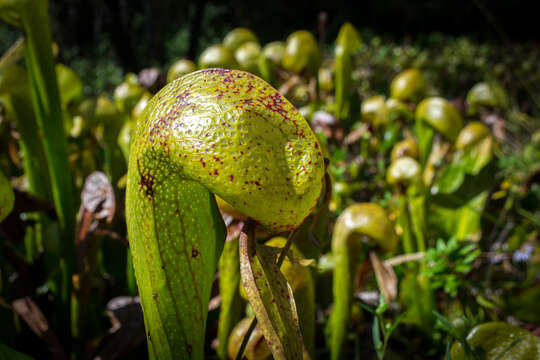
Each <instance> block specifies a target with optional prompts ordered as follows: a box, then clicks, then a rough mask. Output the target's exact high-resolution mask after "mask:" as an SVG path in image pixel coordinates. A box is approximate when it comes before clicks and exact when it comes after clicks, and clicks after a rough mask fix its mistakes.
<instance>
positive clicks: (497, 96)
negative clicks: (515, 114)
mask: <svg viewBox="0 0 540 360" xmlns="http://www.w3.org/2000/svg"><path fill="white" fill-rule="evenodd" d="M467 105H468V106H469V112H470V113H472V114H476V112H477V111H478V109H479V108H480V107H491V108H502V109H504V108H506V107H508V95H507V94H506V92H505V91H504V89H503V88H502V87H501V86H500V85H498V84H497V83H486V82H480V83H478V84H476V85H474V86H473V87H472V88H471V90H469V92H468V93H467Z"/></svg>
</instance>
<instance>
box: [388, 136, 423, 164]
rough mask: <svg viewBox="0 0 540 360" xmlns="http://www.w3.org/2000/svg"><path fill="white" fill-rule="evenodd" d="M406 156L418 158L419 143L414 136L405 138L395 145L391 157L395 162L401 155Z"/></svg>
mask: <svg viewBox="0 0 540 360" xmlns="http://www.w3.org/2000/svg"><path fill="white" fill-rule="evenodd" d="M405 156H408V157H411V158H413V159H418V144H417V143H416V141H415V140H414V139H412V138H407V139H403V140H401V141H400V142H398V143H397V144H396V145H394V148H393V149H392V153H391V154H390V159H391V160H392V162H394V161H396V160H397V159H399V158H400V157H405Z"/></svg>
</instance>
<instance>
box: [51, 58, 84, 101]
mask: <svg viewBox="0 0 540 360" xmlns="http://www.w3.org/2000/svg"><path fill="white" fill-rule="evenodd" d="M55 70H56V81H57V82H58V91H59V92H60V100H61V104H62V106H66V105H67V104H69V103H70V102H72V101H76V100H78V99H80V98H81V97H82V95H83V82H82V80H81V78H80V77H79V75H77V73H75V71H73V70H72V69H70V68H69V67H67V66H66V65H63V64H56V67H55Z"/></svg>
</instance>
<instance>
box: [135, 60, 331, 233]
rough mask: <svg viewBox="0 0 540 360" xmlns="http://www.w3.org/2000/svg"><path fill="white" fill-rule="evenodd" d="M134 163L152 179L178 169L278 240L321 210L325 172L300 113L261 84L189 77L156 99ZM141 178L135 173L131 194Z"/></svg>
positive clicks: (214, 73) (233, 77)
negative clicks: (317, 205)
mask: <svg viewBox="0 0 540 360" xmlns="http://www.w3.org/2000/svg"><path fill="white" fill-rule="evenodd" d="M231 94H235V95H234V96H232V95H231ZM130 162H134V163H133V164H132V165H130V169H138V171H139V174H146V172H150V173H149V174H146V175H144V176H146V177H150V178H153V177H154V176H156V172H164V171H167V170H166V169H171V168H176V169H177V171H179V172H181V173H182V176H183V177H184V178H186V179H187V180H193V181H196V182H198V183H200V184H202V185H204V186H205V187H206V188H207V189H208V190H210V191H211V192H213V193H215V194H217V195H219V196H220V197H221V198H223V199H224V200H225V201H227V202H228V203H229V204H231V205H232V206H234V207H235V208H236V209H238V210H239V211H240V212H242V213H244V214H246V215H249V216H250V217H252V218H253V219H255V220H256V221H258V222H259V223H261V224H262V225H263V226H265V227H266V228H267V229H269V230H271V231H275V232H282V231H287V230H291V229H294V228H296V227H298V226H299V225H300V224H301V223H302V222H303V221H304V219H305V218H306V217H307V216H308V215H309V213H310V212H311V211H312V210H313V209H314V208H315V206H316V204H317V201H318V198H319V196H320V193H321V191H322V188H323V179H324V171H325V170H324V169H325V166H324V160H323V155H322V152H321V147H320V146H319V144H318V141H317V138H316V136H315V134H314V133H313V132H312V130H311V129H310V127H309V125H308V124H307V122H306V121H305V120H304V119H303V118H302V116H301V115H300V113H299V112H298V111H297V110H296V109H295V108H294V107H293V106H292V105H291V104H290V103H289V102H288V101H287V100H286V99H285V98H284V97H283V96H281V95H280V94H279V93H278V92H277V91H276V90H275V89H274V88H272V87H271V86H270V85H268V84H267V83H266V82H264V81H263V80H261V79H259V78H258V77H256V76H254V75H252V74H249V73H247V72H244V71H238V70H223V69H209V70H201V71H197V72H194V73H191V74H188V75H186V76H184V77H182V78H180V79H177V80H175V81H173V82H172V83H170V84H168V85H167V86H165V87H164V88H163V89H162V90H161V91H160V92H159V93H158V94H156V95H155V96H154V97H153V98H152V99H151V100H150V102H149V103H148V105H147V107H146V111H145V114H144V115H143V117H142V118H141V119H140V120H139V122H138V125H137V132H136V135H135V137H134V142H133V145H132V147H131V154H130ZM156 162H158V163H160V162H163V163H164V164H167V165H166V166H165V165H163V166H157V167H156V166H155V165H154V164H155V163H156ZM141 176H142V175H141ZM136 178H138V176H137V174H135V172H133V173H131V174H130V175H129V176H128V186H129V182H130V181H136V180H133V179H136ZM155 186H158V184H156V185H155ZM147 187H148V186H147ZM141 188H144V186H142V185H141ZM143 190H144V189H143ZM153 191H154V189H153V188H151V189H147V193H148V194H152V193H153Z"/></svg>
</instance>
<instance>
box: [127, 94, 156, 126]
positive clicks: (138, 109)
mask: <svg viewBox="0 0 540 360" xmlns="http://www.w3.org/2000/svg"><path fill="white" fill-rule="evenodd" d="M151 98H152V94H150V93H149V92H147V91H145V93H144V94H143V95H142V96H141V98H140V99H139V101H137V104H135V106H134V107H133V110H132V111H131V117H132V118H133V119H135V120H137V119H138V118H140V117H141V116H142V114H143V113H144V109H146V105H148V102H149V101H150V99H151Z"/></svg>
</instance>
